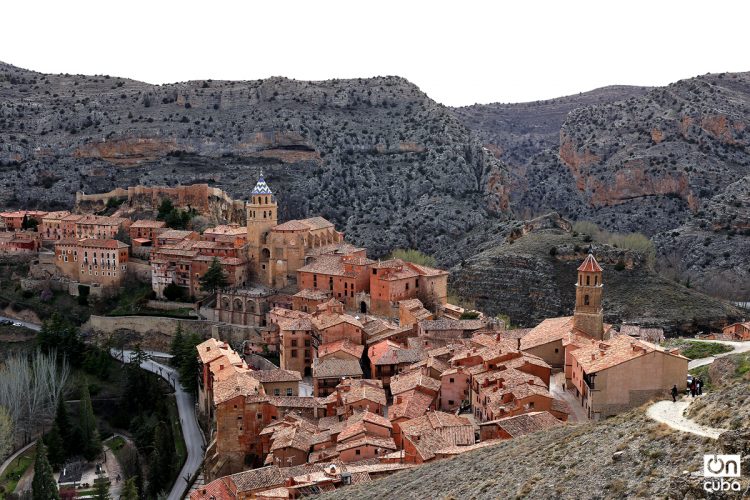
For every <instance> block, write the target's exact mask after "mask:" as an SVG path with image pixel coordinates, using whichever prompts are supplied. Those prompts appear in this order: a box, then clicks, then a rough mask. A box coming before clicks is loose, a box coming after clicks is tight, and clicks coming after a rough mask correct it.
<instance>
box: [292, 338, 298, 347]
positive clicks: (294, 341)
mask: <svg viewBox="0 0 750 500" xmlns="http://www.w3.org/2000/svg"><path fill="white" fill-rule="evenodd" d="M292 347H297V339H292Z"/></svg>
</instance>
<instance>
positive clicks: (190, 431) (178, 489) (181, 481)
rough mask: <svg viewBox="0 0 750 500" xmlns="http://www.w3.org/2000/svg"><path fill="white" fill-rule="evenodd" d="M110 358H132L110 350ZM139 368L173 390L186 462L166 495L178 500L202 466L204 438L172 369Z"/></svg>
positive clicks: (191, 403)
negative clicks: (154, 375)
mask: <svg viewBox="0 0 750 500" xmlns="http://www.w3.org/2000/svg"><path fill="white" fill-rule="evenodd" d="M146 352H147V354H149V355H151V356H158V357H166V358H171V357H172V356H171V355H170V354H166V353H162V352H156V351H146ZM111 354H112V356H114V357H115V358H117V359H120V360H121V361H122V360H123V359H122V358H121V354H122V355H123V356H124V358H125V359H126V360H128V361H129V360H130V358H131V357H132V355H133V351H130V350H125V351H120V350H117V349H113V350H112V351H111ZM141 368H143V369H144V370H148V371H150V372H152V373H155V374H157V375H159V376H160V377H162V378H163V379H165V380H166V381H168V382H169V383H170V384H171V385H172V386H173V387H174V392H175V399H176V400H177V411H178V412H179V414H180V422H181V423H182V436H183V438H184V440H185V446H186V447H187V454H188V456H187V459H186V460H185V465H183V466H182V470H181V471H180V475H179V476H178V477H177V480H176V481H175V483H174V485H173V486H172V491H171V492H170V493H169V497H168V498H169V500H180V499H181V498H183V494H184V493H185V491H186V490H187V487H188V481H189V479H190V478H191V477H192V476H194V475H195V473H196V472H197V471H198V469H199V468H200V466H201V462H203V451H204V447H205V443H204V441H203V434H202V433H201V430H200V427H199V426H198V418H197V417H196V415H195V400H194V399H193V396H192V394H189V393H187V392H186V391H185V390H184V389H183V388H182V386H181V385H180V376H179V374H178V373H177V371H176V370H175V369H174V368H172V367H169V366H166V365H163V364H161V363H157V362H156V361H154V360H152V359H149V360H147V361H144V362H143V363H141Z"/></svg>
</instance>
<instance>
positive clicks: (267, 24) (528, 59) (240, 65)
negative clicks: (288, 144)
mask: <svg viewBox="0 0 750 500" xmlns="http://www.w3.org/2000/svg"><path fill="white" fill-rule="evenodd" d="M749 14H750V2H746V1H744V0H736V1H734V2H730V1H718V0H703V1H701V2H691V1H672V0H650V1H641V0H620V1H619V2H618V3H617V6H615V2H613V1H612V0H599V1H571V0H566V1H563V0H557V1H548V2H547V1H528V0H507V1H501V0H495V1H490V0H487V1H484V2H479V1H467V0H455V1H453V2H440V1H426V0H424V1H422V0H419V1H418V0H400V1H391V0H378V1H372V2H364V1H362V0H346V1H333V0H332V1H321V0H307V1H304V0H302V1H297V0H285V1H278V0H277V1H274V0H264V1H262V2H260V1H250V0H235V1H229V0H203V1H200V2H199V1H192V0H183V1H172V0H150V1H141V0H129V1H119V2H115V1H112V0H104V1H102V0H98V1H79V0H63V1H60V0H56V1H35V0H9V1H6V2H3V5H2V6H1V7H0V18H2V29H0V61H4V62H7V63H10V64H14V65H16V66H20V67H24V68H28V69H33V70H36V71H41V72H48V73H83V74H109V75H113V76H114V75H116V76H124V77H130V78H134V79H137V80H143V81H146V82H151V83H169V82H175V81H184V80H193V79H208V78H213V79H214V80H218V79H233V80H239V79H258V78H265V77H268V76H274V75H280V76H287V77H291V78H297V79H304V80H322V79H328V78H349V77H367V76H376V75H400V76H403V77H406V78H407V79H409V80H411V81H412V82H414V83H416V84H417V85H418V86H419V87H420V88H421V89H422V90H423V91H425V92H426V93H427V94H428V95H429V96H430V97H432V98H433V99H435V100H437V101H439V102H442V103H444V104H447V105H453V106H455V105H464V104H473V103H475V102H480V103H487V102H520V101H531V100H537V99H545V98H552V97H558V96H561V95H567V94H574V93H578V92H581V91H586V90H590V89H593V88H596V87H601V86H604V85H611V84H633V85H665V84H667V83H670V82H673V81H675V80H679V79H681V78H688V77H692V76H696V75H699V74H704V73H707V72H722V71H749V70H750V58H748V56H749V55H750V52H748V47H750V43H749V39H748V28H747V27H748V23H749V22H750V15H749Z"/></svg>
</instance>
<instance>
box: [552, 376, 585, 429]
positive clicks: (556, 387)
mask: <svg viewBox="0 0 750 500" xmlns="http://www.w3.org/2000/svg"><path fill="white" fill-rule="evenodd" d="M564 384H565V372H560V373H555V374H554V375H552V378H551V379H550V384H549V385H550V388H549V391H550V392H551V393H552V395H553V396H554V397H555V399H559V400H562V401H565V402H566V403H567V404H568V406H570V410H571V411H572V412H573V413H571V414H570V415H569V416H568V421H569V422H586V421H588V415H587V414H586V409H585V408H584V407H583V406H581V403H580V401H578V400H577V399H576V397H575V396H574V395H573V393H572V392H571V391H568V390H565V389H564Z"/></svg>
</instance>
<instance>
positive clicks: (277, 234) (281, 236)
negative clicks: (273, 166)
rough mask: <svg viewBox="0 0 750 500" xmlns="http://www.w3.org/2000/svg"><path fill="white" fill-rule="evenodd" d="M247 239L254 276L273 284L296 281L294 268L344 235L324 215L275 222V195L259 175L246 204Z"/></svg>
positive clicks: (338, 240)
mask: <svg viewBox="0 0 750 500" xmlns="http://www.w3.org/2000/svg"><path fill="white" fill-rule="evenodd" d="M247 241H248V246H249V254H250V259H251V260H252V262H253V263H254V266H255V275H256V277H257V280H258V281H259V282H260V283H262V284H264V285H266V286H269V287H272V288H285V287H286V286H288V285H290V284H295V283H296V280H297V270H298V269H299V268H301V267H303V266H304V265H305V264H306V263H307V262H308V261H309V260H308V259H312V257H311V256H312V255H315V254H316V253H319V252H320V251H321V250H324V249H330V250H333V249H334V248H335V246H336V245H339V244H341V243H343V241H344V235H343V234H342V233H340V232H338V231H336V228H335V227H334V226H333V224H332V223H331V222H329V221H327V220H326V219H324V218H323V217H311V218H309V219H301V220H290V221H287V222H284V223H283V224H278V205H277V203H276V197H275V196H274V194H273V192H272V191H271V189H270V188H269V187H268V184H266V181H265V180H264V179H263V176H262V175H261V177H260V179H258V182H257V184H256V185H255V187H254V188H253V192H252V195H251V200H250V203H248V205H247Z"/></svg>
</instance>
